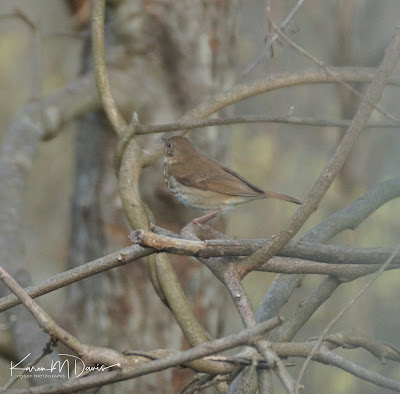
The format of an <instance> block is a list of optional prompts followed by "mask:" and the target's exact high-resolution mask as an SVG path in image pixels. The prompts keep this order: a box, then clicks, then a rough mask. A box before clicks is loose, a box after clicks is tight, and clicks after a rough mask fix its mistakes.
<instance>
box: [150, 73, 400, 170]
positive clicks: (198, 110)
mask: <svg viewBox="0 0 400 394" xmlns="http://www.w3.org/2000/svg"><path fill="white" fill-rule="evenodd" d="M329 68H330V70H331V71H332V72H333V73H334V74H333V75H329V74H327V73H326V72H325V71H324V70H320V69H318V70H316V69H308V70H303V71H300V72H294V73H293V72H282V73H277V74H270V75H268V76H267V77H266V78H263V79H258V80H256V81H253V82H251V83H243V84H239V85H236V86H235V87H233V88H232V89H230V90H228V91H226V92H222V93H218V94H216V95H215V96H213V97H211V98H208V99H207V100H206V101H204V102H203V103H201V104H199V105H198V106H196V107H195V108H194V109H192V110H191V111H189V112H188V113H187V114H186V115H184V116H183V117H182V118H181V120H180V121H181V122H188V121H189V122H191V121H193V120H199V119H205V118H207V117H209V116H210V115H212V114H214V113H216V112H218V111H220V110H221V109H223V108H225V107H227V106H229V105H232V104H235V103H237V102H239V101H242V100H245V99H246V98H249V97H253V96H257V95H259V94H263V93H267V92H270V91H273V90H277V89H282V88H287V87H293V86H297V85H304V84H314V83H331V82H335V83H336V81H337V80H341V81H346V82H370V81H372V80H373V79H374V76H375V72H376V69H373V68H364V67H329ZM389 83H392V84H395V85H398V84H399V78H398V77H392V78H391V79H390V81H389ZM163 152H164V148H163V146H162V145H161V144H160V145H158V146H155V147H154V148H152V149H151V150H149V151H148V152H145V155H144V158H143V165H144V166H149V165H151V164H152V163H153V162H155V161H156V160H158V159H159V158H160V157H161V156H162V155H163Z"/></svg>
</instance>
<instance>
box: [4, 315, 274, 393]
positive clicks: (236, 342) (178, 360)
mask: <svg viewBox="0 0 400 394" xmlns="http://www.w3.org/2000/svg"><path fill="white" fill-rule="evenodd" d="M281 322H282V318H280V317H277V318H274V319H271V320H269V321H267V322H263V323H261V324H258V325H256V326H255V327H252V328H248V329H246V330H243V331H241V332H239V333H237V334H233V335H229V336H227V337H225V338H221V339H216V340H214V341H211V342H207V343H204V344H202V345H199V346H196V347H194V348H192V349H189V350H186V351H181V352H177V353H175V354H172V355H170V356H167V357H165V358H162V359H159V360H154V361H149V362H146V363H142V364H140V365H137V366H129V367H125V368H121V369H120V370H117V371H110V372H109V373H105V374H101V375H100V374H97V375H93V376H88V377H85V378H81V379H75V380H70V381H68V382H66V383H61V384H58V385H42V386H36V387H31V388H29V389H22V390H10V391H9V393H10V394H17V393H18V394H23V393H24V394H25V393H26V394H27V393H30V394H35V393H40V394H44V393H57V394H61V393H70V392H76V391H78V390H85V389H89V388H93V387H101V386H104V385H107V384H111V383H115V382H119V381H122V380H128V379H133V378H136V377H139V376H143V375H146V374H149V373H153V372H158V371H162V370H164V369H167V368H171V367H175V366H179V365H182V364H185V363H187V362H189V361H192V360H196V359H199V358H202V357H206V356H209V355H211V354H214V353H219V352H222V351H224V350H227V349H231V348H234V347H238V346H241V345H246V344H248V343H251V342H252V341H253V340H254V338H256V337H258V336H260V335H261V334H263V333H265V332H267V331H269V330H271V329H273V328H274V327H276V326H277V325H279V324H280V323H281Z"/></svg>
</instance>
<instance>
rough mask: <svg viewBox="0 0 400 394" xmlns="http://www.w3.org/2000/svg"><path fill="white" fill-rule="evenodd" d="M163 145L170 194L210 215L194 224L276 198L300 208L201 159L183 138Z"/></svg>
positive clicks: (237, 175) (290, 198) (169, 140)
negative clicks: (235, 207)
mask: <svg viewBox="0 0 400 394" xmlns="http://www.w3.org/2000/svg"><path fill="white" fill-rule="evenodd" d="M163 140H164V141H165V143H166V155H165V160H164V176H165V180H166V182H167V185H168V188H169V190H170V191H171V192H172V193H173V194H174V195H175V196H176V197H177V198H178V199H179V200H180V201H181V202H182V203H183V204H185V205H186V206H189V207H191V208H195V209H199V210H201V211H204V212H209V213H208V214H207V215H204V216H201V217H200V218H197V219H195V220H194V222H196V223H199V222H204V221H206V220H208V219H210V218H211V217H213V216H215V215H216V214H217V213H218V212H221V211H222V210H224V209H226V208H229V207H231V206H233V205H236V204H242V203H244V202H247V201H251V200H257V199H262V198H277V199H279V200H285V201H289V202H293V203H295V204H301V202H300V201H299V200H297V199H296V198H293V197H290V196H287V195H285V194H280V193H274V192H264V191H263V190H261V189H260V188H259V187H257V186H254V185H252V184H251V183H250V182H248V181H247V180H246V179H244V178H243V177H242V176H240V175H239V174H238V173H236V172H235V171H233V170H231V169H229V168H226V167H223V166H221V165H220V164H219V163H218V162H216V161H215V160H213V159H210V158H209V157H207V156H204V155H203V154H202V153H200V152H199V151H198V150H197V149H196V148H195V147H194V146H193V145H192V143H191V142H190V141H189V140H188V139H187V138H185V137H181V136H176V137H172V138H170V139H166V138H163Z"/></svg>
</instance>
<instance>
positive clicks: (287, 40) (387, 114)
mask: <svg viewBox="0 0 400 394" xmlns="http://www.w3.org/2000/svg"><path fill="white" fill-rule="evenodd" d="M271 23H272V25H273V27H274V29H275V30H276V32H277V33H278V34H279V36H280V37H281V38H283V39H284V40H285V41H286V42H287V43H289V45H290V46H291V47H292V48H294V49H296V50H297V51H298V52H300V53H301V54H303V55H304V56H306V57H308V58H309V59H311V60H312V61H313V62H314V63H316V64H318V65H319V66H320V67H321V68H322V69H323V70H324V71H325V72H326V73H328V74H330V75H333V73H332V71H331V70H330V69H329V67H327V66H326V65H325V64H324V63H323V62H321V61H320V60H318V59H317V58H316V57H314V56H313V55H311V54H310V53H309V52H307V51H306V50H305V49H303V48H302V47H300V46H299V45H297V44H296V43H295V42H294V41H292V40H291V39H290V38H289V37H288V36H286V35H285V34H284V33H283V32H282V31H281V30H280V29H279V28H278V27H277V26H276V25H275V24H274V23H273V22H272V21H271ZM336 82H337V83H339V84H340V85H342V86H344V87H345V88H346V89H348V90H349V91H350V92H352V93H353V94H355V95H356V96H357V97H360V98H361V99H363V100H365V96H364V95H363V94H362V93H360V92H359V91H358V90H356V89H354V88H353V87H352V86H350V85H349V84H348V83H346V82H344V81H341V80H339V79H338V80H337V81H336ZM370 104H371V105H373V106H374V107H375V109H376V110H377V111H379V112H380V113H382V114H383V115H385V116H386V117H387V118H389V119H391V120H392V121H393V122H396V123H397V124H399V122H400V120H399V119H397V118H395V117H394V116H393V115H391V114H389V113H388V112H387V111H385V110H383V109H382V108H380V107H379V106H378V105H377V104H376V103H375V104H374V103H371V102H370Z"/></svg>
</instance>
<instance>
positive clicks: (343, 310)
mask: <svg viewBox="0 0 400 394" xmlns="http://www.w3.org/2000/svg"><path fill="white" fill-rule="evenodd" d="M399 251H400V243H399V244H398V246H397V248H396V250H395V251H394V252H393V253H392V255H391V256H390V257H389V258H388V259H387V261H386V262H385V264H383V265H382V267H381V268H380V269H379V271H378V272H377V273H376V274H375V275H373V276H372V278H370V279H369V280H368V281H367V283H365V284H364V286H363V287H362V288H361V289H360V290H359V291H358V292H357V294H356V295H355V296H354V297H353V298H352V299H351V300H350V301H349V302H347V303H346V305H345V306H344V307H343V308H342V309H341V310H340V312H339V313H338V314H337V315H336V316H335V318H334V319H332V320H331V322H330V323H329V324H328V325H327V326H326V328H325V329H324V331H322V333H321V335H320V337H319V338H318V341H317V343H316V344H315V346H314V348H313V349H312V351H311V353H310V354H309V356H308V357H307V359H306V361H305V362H304V364H303V365H302V367H301V370H300V373H299V376H298V377H297V381H296V393H297V392H298V391H299V388H300V382H301V379H302V378H303V375H304V372H305V370H306V368H307V365H308V363H309V362H310V360H311V358H312V356H313V354H314V353H315V352H316V351H317V349H318V347H319V346H320V345H321V343H322V341H323V339H324V336H325V335H326V334H327V333H328V331H329V330H330V329H331V328H332V326H333V325H334V324H335V323H336V322H337V321H338V320H339V319H340V318H341V317H342V316H343V314H344V313H345V312H346V311H347V310H349V309H350V308H351V306H352V305H354V303H355V302H356V301H357V300H358V299H359V298H360V297H361V296H362V295H363V294H364V293H365V292H366V291H367V290H368V289H369V288H370V287H371V285H372V283H374V282H375V280H376V279H378V277H379V276H380V275H381V274H382V273H383V272H384V271H385V269H386V268H387V267H388V266H389V265H390V263H391V262H392V261H393V259H394V258H395V256H396V255H397V254H398V253H399Z"/></svg>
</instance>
